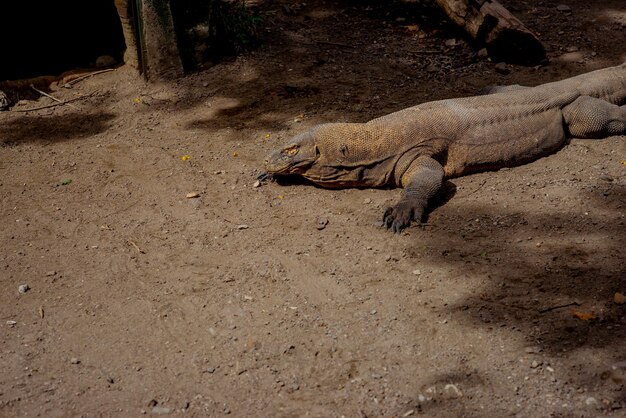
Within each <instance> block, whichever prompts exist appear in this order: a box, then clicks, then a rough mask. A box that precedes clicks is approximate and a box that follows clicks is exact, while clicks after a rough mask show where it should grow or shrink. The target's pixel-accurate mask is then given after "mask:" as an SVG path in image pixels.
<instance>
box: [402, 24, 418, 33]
mask: <svg viewBox="0 0 626 418" xmlns="http://www.w3.org/2000/svg"><path fill="white" fill-rule="evenodd" d="M405 28H406V29H407V30H408V31H409V32H417V31H418V30H419V28H418V27H417V25H408V26H405Z"/></svg>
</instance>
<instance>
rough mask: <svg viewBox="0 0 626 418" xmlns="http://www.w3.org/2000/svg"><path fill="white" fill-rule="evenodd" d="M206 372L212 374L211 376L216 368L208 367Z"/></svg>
mask: <svg viewBox="0 0 626 418" xmlns="http://www.w3.org/2000/svg"><path fill="white" fill-rule="evenodd" d="M206 372H207V373H210V374H213V373H215V367H208V368H207V369H206Z"/></svg>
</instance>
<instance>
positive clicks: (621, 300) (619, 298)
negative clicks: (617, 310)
mask: <svg viewBox="0 0 626 418" xmlns="http://www.w3.org/2000/svg"><path fill="white" fill-rule="evenodd" d="M613 302H615V303H616V304H618V305H623V304H625V303H626V295H624V294H623V293H620V292H615V294H614V295H613Z"/></svg>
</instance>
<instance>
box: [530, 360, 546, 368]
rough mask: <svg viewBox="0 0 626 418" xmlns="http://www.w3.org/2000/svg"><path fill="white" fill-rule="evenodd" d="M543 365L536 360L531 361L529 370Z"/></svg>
mask: <svg viewBox="0 0 626 418" xmlns="http://www.w3.org/2000/svg"><path fill="white" fill-rule="evenodd" d="M542 364H543V363H542V362H540V361H537V360H533V362H532V363H530V368H531V369H536V368H537V367H539V366H541V365H542Z"/></svg>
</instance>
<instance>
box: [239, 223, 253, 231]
mask: <svg viewBox="0 0 626 418" xmlns="http://www.w3.org/2000/svg"><path fill="white" fill-rule="evenodd" d="M248 228H250V227H249V226H248V225H246V224H241V225H237V229H238V230H240V231H241V230H242V229H248Z"/></svg>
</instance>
